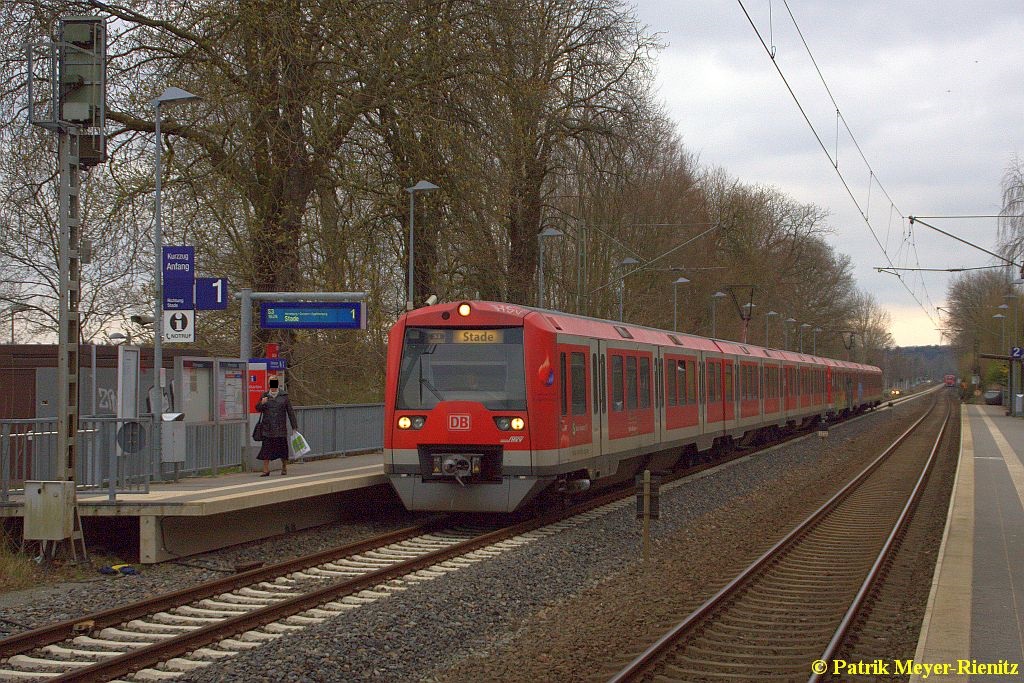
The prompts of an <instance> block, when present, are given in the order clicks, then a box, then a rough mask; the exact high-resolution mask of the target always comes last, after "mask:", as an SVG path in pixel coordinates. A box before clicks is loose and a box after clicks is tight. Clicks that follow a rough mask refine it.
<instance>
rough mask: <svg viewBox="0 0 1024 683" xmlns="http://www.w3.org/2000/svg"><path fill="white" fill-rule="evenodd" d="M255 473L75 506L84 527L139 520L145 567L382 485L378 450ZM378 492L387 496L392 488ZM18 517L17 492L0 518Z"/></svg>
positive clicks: (334, 515) (86, 498) (324, 516)
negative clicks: (264, 475)
mask: <svg viewBox="0 0 1024 683" xmlns="http://www.w3.org/2000/svg"><path fill="white" fill-rule="evenodd" d="M259 474H260V473H259V472H244V473H233V474H222V475H220V476H216V477H209V476H207V477H188V478H183V479H180V480H179V481H177V482H174V483H169V482H168V483H153V484H150V489H149V493H122V494H118V495H117V500H116V501H109V500H107V494H106V493H105V492H97V493H95V494H93V493H86V492H81V493H79V495H78V510H79V514H80V516H81V517H82V519H83V526H85V525H87V523H90V519H91V520H92V521H91V524H103V523H105V522H104V521H103V520H109V522H115V521H117V520H112V519H111V518H131V519H133V520H134V518H137V519H138V556H139V561H140V562H143V563H146V564H148V563H153V562H161V561H164V560H168V559H172V558H176V557H184V556H187V555H194V554H196V553H200V552H206V551H208V550H213V549H216V548H222V547H226V546H229V545H234V544H236V543H242V542H245V541H251V540H256V539H259V538H266V537H269V536H272V535H275V534H279V533H287V532H289V531H295V530H297V529H304V528H309V527H312V526H316V525H319V524H326V523H328V522H331V521H334V520H337V519H340V518H341V517H342V516H343V515H344V514H345V508H346V500H347V498H351V496H352V495H358V494H359V493H360V492H361V491H366V490H370V489H372V487H376V486H383V485H386V484H387V478H386V477H385V476H384V464H383V457H382V454H381V453H380V452H376V453H368V454H364V455H350V456H344V457H337V458H324V459H320V460H311V461H309V462H296V461H293V462H290V463H289V464H288V474H287V475H285V476H282V475H281V472H280V465H279V464H278V463H277V462H274V463H272V464H271V474H270V476H269V477H261V476H259ZM382 495H388V496H389V499H390V489H388V492H387V493H386V494H383V493H382ZM23 514H24V501H23V500H22V496H11V500H10V502H9V503H7V504H2V505H0V517H20V516H22V515H23ZM132 523H133V524H134V522H132ZM86 528H88V527H86Z"/></svg>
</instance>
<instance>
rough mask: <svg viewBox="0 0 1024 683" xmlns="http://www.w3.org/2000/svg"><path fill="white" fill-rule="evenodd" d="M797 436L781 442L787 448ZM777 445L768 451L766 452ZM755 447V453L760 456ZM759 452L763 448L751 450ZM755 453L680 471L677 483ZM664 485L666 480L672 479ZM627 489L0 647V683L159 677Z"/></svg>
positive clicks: (381, 545) (178, 595) (334, 552)
mask: <svg viewBox="0 0 1024 683" xmlns="http://www.w3.org/2000/svg"><path fill="white" fill-rule="evenodd" d="M790 438H793V437H789V438H786V439H782V441H787V440H789V439H790ZM771 445H775V444H769V445H766V446H765V447H769V446H771ZM759 450H760V449H759ZM753 452H756V451H753ZM750 454H752V452H747V453H742V454H740V453H737V454H734V455H733V457H731V458H727V459H724V460H723V461H719V462H716V463H712V464H702V465H699V466H696V467H694V468H691V469H688V470H686V471H685V472H681V473H676V474H675V475H674V476H673V477H671V480H678V479H682V478H685V477H686V476H689V475H690V474H693V473H694V472H698V471H701V470H705V469H708V468H709V467H713V466H718V465H720V464H723V462H727V461H728V460H732V459H735V458H736V457H745V456H747V455H750ZM666 483H667V482H666ZM631 496H632V491H631V488H629V489H626V490H622V491H612V492H609V493H606V494H603V495H599V496H596V497H594V498H592V499H590V500H588V501H587V502H585V503H583V504H581V505H578V506H574V507H573V508H570V509H568V510H565V511H561V512H557V513H551V514H547V515H543V516H540V517H537V518H535V519H531V520H527V521H525V522H522V523H520V524H516V525H514V526H510V527H507V528H504V529H498V530H493V531H492V530H489V529H488V530H484V529H481V528H473V527H452V526H451V525H450V520H448V519H446V518H440V519H434V520H428V521H426V522H424V523H423V524H420V525H416V526H413V527H409V528H407V529H403V530H399V531H396V532H392V533H390V534H386V535H384V536H380V537H376V538H372V539H368V540H366V541H362V542H359V543H356V544H350V545H347V546H343V547H339V548H333V549H330V550H326V551H323V552H321V553H317V554H315V555H311V556H306V557H302V558H297V559H295V560H290V561H287V562H282V563H279V564H275V565H271V566H268V567H265V568H260V569H254V570H251V571H248V572H244V573H240V574H236V575H233V576H229V577H225V578H222V579H218V580H216V581H212V582H208V583H205V584H201V585H198V586H195V587H192V588H188V589H184V590H181V591H177V592H174V593H170V594H165V595H161V596H157V597H154V598H152V599H150V600H145V601H142V602H139V603H135V604H132V605H128V606H125V607H122V608H117V609H113V610H107V611H105V612H100V613H96V614H91V615H87V616H84V617H81V618H78V619H74V620H70V621H65V622H61V623H58V624H54V625H51V626H48V627H44V628H40V629H35V630H33V631H28V632H26V633H23V634H19V635H16V636H13V637H11V638H8V639H5V640H2V641H0V681H5V680H15V681H23V680H61V681H65V680H67V681H71V680H74V681H106V680H114V679H118V678H119V677H128V678H130V679H132V680H164V679H172V678H176V677H179V676H181V675H183V674H185V673H187V672H189V671H193V670H195V669H198V668H202V667H205V666H208V665H210V664H212V663H214V662H216V661H218V660H222V659H225V658H229V657H232V656H234V655H235V654H237V653H239V652H242V651H245V650H249V649H253V648H255V647H259V645H260V644H261V643H263V642H267V641H270V640H274V639H276V638H278V637H280V636H281V635H283V634H285V633H289V632H294V631H298V630H301V629H303V628H305V627H307V626H310V625H314V624H317V623H320V622H322V621H324V620H325V619H329V618H332V617H334V616H337V615H339V614H341V613H343V612H345V611H347V610H350V609H354V608H357V607H358V606H359V605H362V604H367V603H370V602H374V601H376V600H379V599H383V598H386V597H387V596H389V595H392V594H394V593H396V592H399V591H402V590H405V589H407V588H409V587H410V586H412V585H415V584H416V583H419V582H422V581H429V580H431V579H434V578H437V577H439V576H443V575H444V574H446V573H448V572H450V571H456V570H458V569H459V568H462V567H465V566H467V565H468V564H472V563H475V562H478V561H481V560H483V559H486V558H488V557H492V556H493V555H494V554H496V553H500V552H504V551H506V550H508V549H511V548H515V547H518V546H519V545H522V544H525V543H528V542H530V541H531V540H533V539H535V538H539V537H541V536H544V535H547V534H550V533H557V532H558V531H559V530H560V527H559V524H560V523H562V522H564V521H565V520H567V519H569V518H572V517H578V518H580V520H581V521H582V520H585V519H586V518H587V517H588V516H589V515H590V514H593V515H601V514H606V513H607V512H610V511H611V510H613V509H616V508H617V507H618V506H620V505H623V504H629V503H630V500H629V499H630V498H631Z"/></svg>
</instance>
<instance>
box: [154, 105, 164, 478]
mask: <svg viewBox="0 0 1024 683" xmlns="http://www.w3.org/2000/svg"><path fill="white" fill-rule="evenodd" d="M153 114H154V119H155V128H156V145H155V148H156V160H155V164H154V168H155V172H156V188H155V189H156V192H155V194H156V197H155V200H154V209H153V210H154V216H153V283H154V285H155V287H156V301H154V302H153V386H155V387H156V391H154V392H153V394H154V395H155V397H154V399H153V462H154V463H155V464H156V466H157V467H158V468H159V467H160V460H161V455H162V449H163V443H162V442H161V440H160V439H161V422H162V421H163V420H162V416H163V412H164V383H163V376H162V375H163V372H162V370H163V367H164V351H163V335H164V318H163V299H164V278H163V273H162V272H161V270H162V267H161V254H162V253H163V246H164V237H163V233H162V232H161V226H160V175H161V170H160V151H161V150H160V100H159V99H156V100H154V101H153Z"/></svg>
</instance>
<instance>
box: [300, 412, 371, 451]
mask: <svg viewBox="0 0 1024 683" xmlns="http://www.w3.org/2000/svg"><path fill="white" fill-rule="evenodd" d="M295 417H296V418H297V419H298V421H299V431H300V432H302V435H303V436H304V437H306V441H308V442H309V447H310V448H311V449H312V450H311V451H310V452H309V453H308V454H307V455H306V457H307V458H310V457H315V456H318V455H327V454H333V453H352V452H355V451H365V450H372V449H378V448H383V447H384V404H383V403H363V404H352V405H342V406H303V407H296V408H295Z"/></svg>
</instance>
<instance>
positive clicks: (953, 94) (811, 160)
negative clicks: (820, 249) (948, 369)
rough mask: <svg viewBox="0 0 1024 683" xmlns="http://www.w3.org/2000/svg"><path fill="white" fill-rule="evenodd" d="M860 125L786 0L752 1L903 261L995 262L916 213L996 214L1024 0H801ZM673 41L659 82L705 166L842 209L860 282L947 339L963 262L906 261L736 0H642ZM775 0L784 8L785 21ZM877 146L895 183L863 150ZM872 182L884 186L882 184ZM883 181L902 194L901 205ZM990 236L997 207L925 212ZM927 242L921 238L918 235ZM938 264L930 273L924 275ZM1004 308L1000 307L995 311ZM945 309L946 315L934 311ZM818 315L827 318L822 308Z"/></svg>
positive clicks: (1016, 83)
mask: <svg viewBox="0 0 1024 683" xmlns="http://www.w3.org/2000/svg"><path fill="white" fill-rule="evenodd" d="M788 2H789V5H788V7H789V10H791V11H792V13H793V16H794V17H795V19H796V23H797V24H798V25H799V28H800V30H801V31H802V32H803V36H804V39H805V40H806V41H807V43H808V46H809V47H810V51H811V54H812V55H813V58H814V60H815V61H816V62H817V65H818V68H819V69H820V70H821V73H822V74H823V76H824V79H825V81H826V83H827V85H828V88H829V90H830V91H831V93H832V97H834V98H835V101H836V103H837V104H838V107H839V110H840V111H841V112H842V117H843V119H844V121H845V125H847V126H849V128H850V130H851V131H852V133H853V139H851V138H850V136H849V135H848V134H847V133H846V132H845V130H844V129H843V127H842V124H840V131H839V135H838V144H837V132H836V127H837V123H836V114H835V106H834V105H833V104H832V102H831V101H830V100H829V97H828V93H827V92H826V91H825V88H824V86H823V85H822V82H821V80H820V78H819V77H818V75H817V73H816V71H815V68H814V65H813V64H812V63H811V60H810V58H809V57H808V54H807V51H806V50H805V48H804V47H803V45H802V44H801V42H800V37H799V35H798V34H797V32H796V29H795V28H794V23H793V20H792V19H791V18H790V15H789V11H788V10H787V7H786V5H785V4H784V3H783V2H782V0H771V1H770V2H769V0H743V5H744V6H745V7H746V9H747V12H749V13H750V16H751V18H752V19H753V22H754V24H755V25H756V26H757V29H758V30H759V31H760V32H761V34H762V36H763V38H764V40H765V42H766V43H768V44H769V45H774V46H775V55H776V63H777V64H778V66H779V67H780V68H781V69H782V71H783V74H784V75H785V76H786V78H787V80H788V81H789V83H790V86H791V87H792V88H793V90H794V91H795V93H796V95H797V97H798V98H799V100H800V103H801V104H802V105H803V107H804V108H805V110H806V111H807V114H808V117H809V118H810V119H811V122H812V123H813V124H814V126H815V128H816V129H817V130H818V134H819V135H820V136H821V139H822V142H823V144H824V145H825V147H826V148H827V149H828V152H829V155H831V156H832V157H833V158H835V157H838V162H839V170H840V171H841V172H842V173H843V175H844V176H845V178H846V181H847V183H849V186H850V190H851V192H852V193H853V195H854V198H855V199H856V201H857V202H858V203H859V205H860V208H861V209H863V210H864V211H865V212H866V213H867V214H868V216H869V218H870V220H871V225H872V226H873V227H874V229H875V232H876V234H877V236H878V240H879V241H881V242H882V244H884V245H885V247H886V250H887V252H888V254H889V258H890V259H891V260H892V263H893V264H895V265H897V266H917V265H918V262H919V265H920V267H923V268H947V267H950V268H962V267H974V266H983V265H990V264H992V263H993V262H994V261H993V260H992V259H991V258H990V257H989V256H987V255H986V254H984V253H982V252H979V251H975V250H972V249H970V248H968V247H965V246H963V245H961V244H960V243H958V242H955V241H953V240H951V239H949V238H947V237H944V236H943V235H940V234H939V233H937V232H934V231H932V230H929V229H928V228H926V227H923V226H921V225H916V226H915V227H914V228H913V230H912V232H911V233H909V237H908V230H909V226H908V222H907V221H906V220H905V219H901V218H900V214H902V216H904V217H906V216H910V215H914V216H922V217H924V216H946V215H965V214H996V213H998V212H999V210H1000V195H1001V187H1000V181H1001V179H1002V176H1003V174H1004V173H1005V171H1006V169H1007V166H1008V165H1009V164H1010V162H1011V160H1012V159H1013V156H1014V155H1015V154H1016V155H1018V156H1020V157H1024V5H1022V3H1021V1H1020V0H1008V1H1006V2H1000V1H996V0H981V1H980V2H974V3H967V2H964V1H963V0H960V1H958V2H952V1H951V0H931V1H929V2H917V1H914V2H910V1H901V0H887V1H883V0H856V1H855V2H848V1H846V0H827V1H824V0H818V1H811V0H788ZM636 7H637V12H638V14H639V17H640V19H641V21H642V22H644V23H645V24H647V26H648V27H649V28H650V29H651V30H652V31H654V32H656V33H659V34H661V40H662V42H664V43H665V44H666V45H667V47H666V49H665V50H664V51H663V52H662V53H661V54H660V56H659V57H658V64H659V74H658V77H657V78H658V81H657V82H658V92H659V96H660V98H661V100H662V101H663V103H664V104H665V106H666V107H667V109H668V112H669V115H670V116H671V117H672V118H673V119H674V120H675V121H676V122H677V123H678V126H679V132H680V134H681V135H682V137H683V140H684V142H685V143H686V145H687V146H688V148H689V149H691V150H692V151H694V152H696V153H697V154H698V156H699V158H700V161H701V163H702V164H703V165H704V166H711V167H722V168H724V169H725V170H726V171H727V172H728V173H730V174H731V175H733V176H735V177H737V178H738V179H739V180H740V181H741V182H743V183H746V184H765V185H772V186H775V187H777V188H779V189H781V190H782V191H784V192H786V193H787V194H789V195H790V196H792V197H794V198H795V199H797V200H799V201H801V202H808V203H814V204H817V205H819V206H821V207H823V208H825V209H827V210H828V211H829V212H830V214H831V219H830V220H831V227H832V229H833V231H834V232H833V234H832V235H831V236H830V238H829V239H830V241H831V243H832V244H833V245H834V246H835V248H836V249H837V250H838V251H840V252H842V253H845V254H847V255H849V256H850V257H851V259H852V260H853V265H854V275H855V278H856V280H857V284H858V286H859V287H860V288H861V289H863V290H866V291H868V292H871V293H872V294H874V296H875V298H876V299H877V300H878V302H879V303H880V304H881V305H882V306H883V307H884V308H886V310H888V311H889V313H890V314H891V316H892V323H893V324H892V328H891V331H892V333H893V336H894V338H895V340H896V343H897V344H899V345H901V346H909V345H917V344H937V343H939V332H937V331H935V330H934V329H933V328H935V327H941V324H940V320H941V319H940V313H939V312H938V311H936V309H935V306H942V305H943V304H944V301H945V297H946V288H947V285H948V284H949V282H950V280H951V278H952V277H953V276H952V275H950V274H947V273H924V274H920V275H919V274H917V273H911V272H907V273H904V280H905V281H906V282H907V284H908V286H909V287H910V289H911V290H912V291H913V295H914V296H916V297H917V299H918V300H920V301H921V303H923V304H924V307H925V308H926V309H927V313H928V314H930V315H931V319H929V318H928V316H927V315H926V313H925V311H924V310H922V308H921V307H920V306H919V305H918V303H917V302H916V301H915V300H914V298H913V296H912V295H911V293H910V292H908V291H907V289H906V288H904V287H903V286H902V285H901V284H900V282H899V281H898V280H897V279H896V278H895V277H894V276H892V275H888V274H884V273H877V272H875V267H878V266H887V265H888V261H887V259H886V256H885V254H883V251H882V249H881V248H880V247H879V246H878V244H877V243H876V242H875V239H874V238H873V237H872V235H871V232H870V231H869V229H868V226H867V224H866V223H865V220H864V219H863V218H862V217H861V213H860V210H859V209H858V207H857V204H855V203H854V199H851V197H850V195H849V194H848V193H847V191H846V189H845V188H844V187H843V184H842V181H841V180H840V178H839V176H838V175H837V173H836V171H835V170H834V169H833V167H832V162H831V160H830V158H829V156H827V155H826V153H825V151H823V150H822V147H821V145H819V143H818V141H817V139H816V138H815V136H814V133H812V131H811V129H810V127H809V125H808V124H807V123H806V122H805V121H804V118H803V116H802V115H801V113H800V110H799V109H798V107H797V105H796V103H795V102H794V101H793V98H792V97H791V96H790V94H789V92H788V91H787V89H786V86H785V84H784V83H783V81H782V78H780V76H779V74H778V72H777V71H776V69H775V67H774V65H773V64H772V60H771V59H770V58H769V56H768V54H767V52H766V51H765V49H764V48H763V47H762V45H761V41H760V39H759V38H758V35H757V34H756V33H755V31H754V28H753V27H752V26H751V25H750V22H749V21H748V19H747V17H746V16H745V14H744V11H743V7H741V6H740V4H739V2H737V1H736V0H636ZM769 12H770V16H771V20H770V21H769ZM854 140H855V142H856V144H857V145H859V147H860V149H861V150H862V151H863V154H864V156H865V157H866V159H867V162H868V163H869V164H870V167H871V171H873V172H874V174H875V176H876V178H877V180H878V181H880V184H879V182H870V179H871V171H869V170H868V168H867V167H866V166H865V165H864V163H863V161H862V160H861V158H860V154H859V153H858V151H857V149H856V147H855V146H854ZM869 190H870V192H869ZM883 191H884V192H886V193H888V195H889V197H891V199H892V205H894V207H895V208H893V206H892V205H890V202H889V199H887V198H886V197H885V196H884V194H883ZM925 220H927V222H929V223H931V224H933V225H935V226H936V227H938V228H941V229H943V230H946V231H947V232H952V233H955V234H957V235H960V236H962V237H964V238H965V239H968V240H970V241H972V242H975V243H977V244H980V245H981V246H984V247H986V248H988V249H992V248H993V247H994V246H995V241H996V227H997V222H996V220H995V219H971V220H968V219H938V218H936V219H925ZM912 245H913V246H916V252H915V250H914V249H912V248H911V247H912ZM922 278H923V283H922ZM995 312H996V311H993V313H995ZM933 321H934V322H933ZM811 322H817V321H811Z"/></svg>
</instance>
